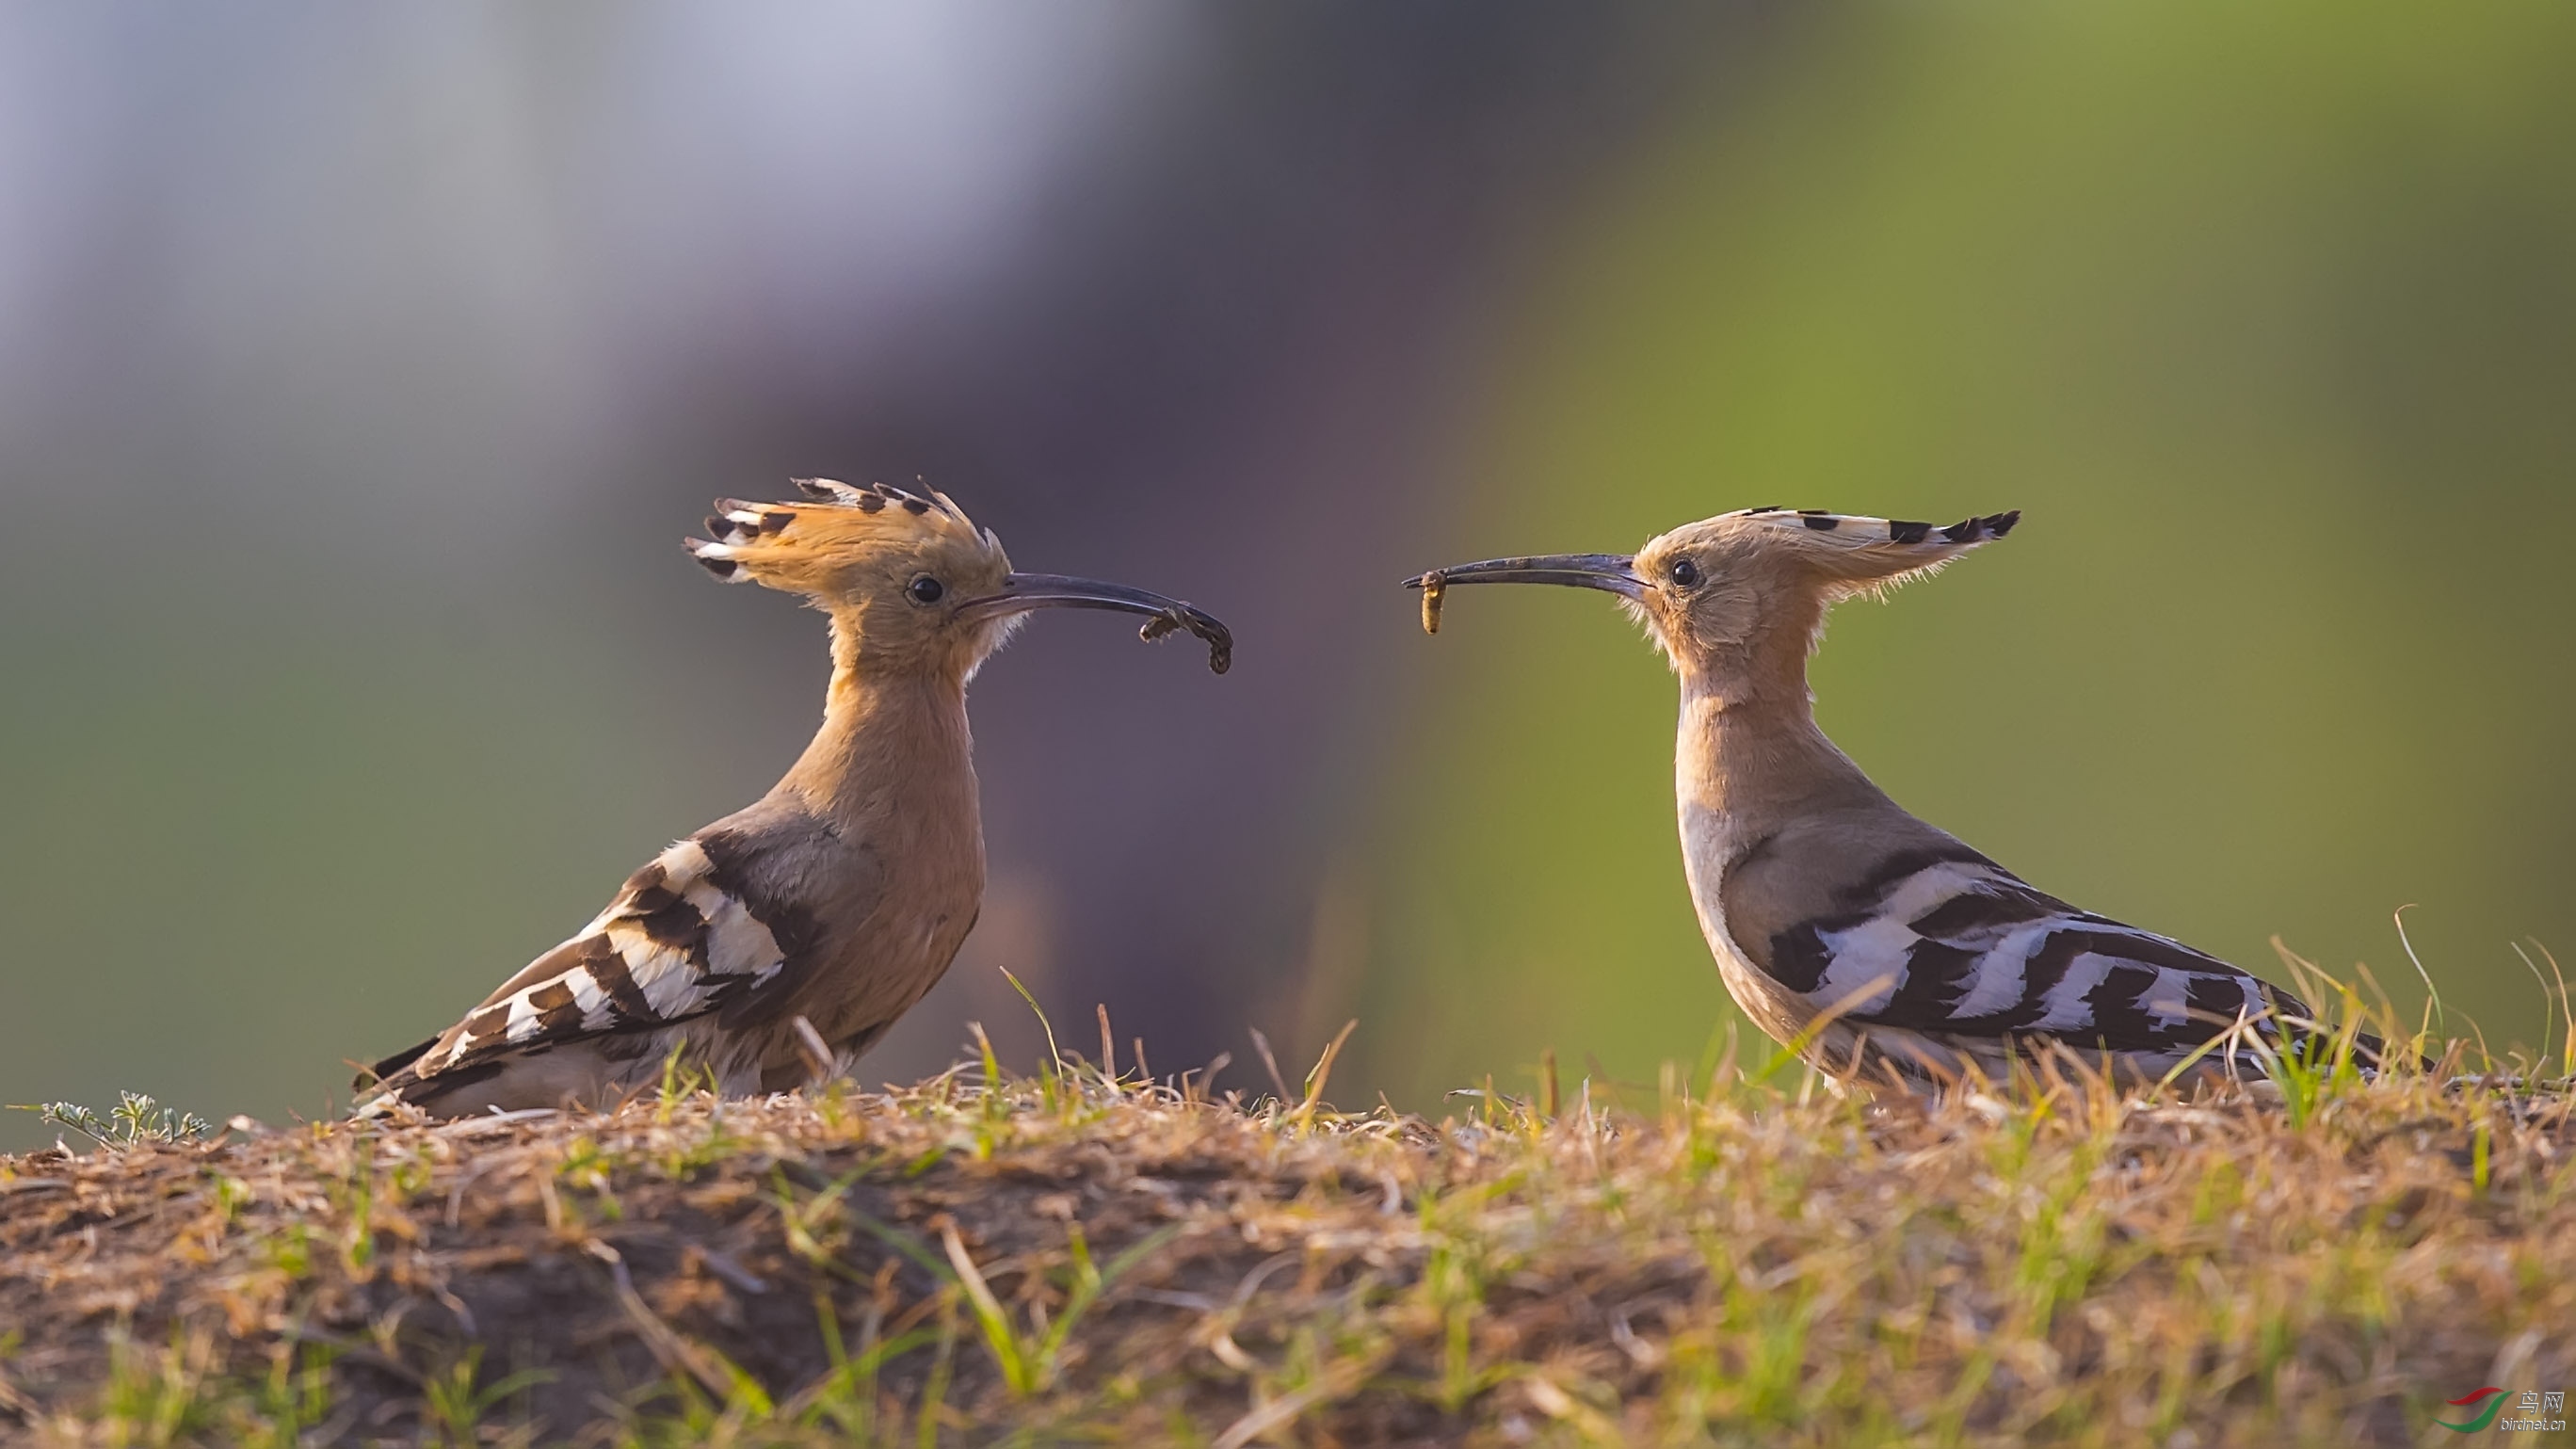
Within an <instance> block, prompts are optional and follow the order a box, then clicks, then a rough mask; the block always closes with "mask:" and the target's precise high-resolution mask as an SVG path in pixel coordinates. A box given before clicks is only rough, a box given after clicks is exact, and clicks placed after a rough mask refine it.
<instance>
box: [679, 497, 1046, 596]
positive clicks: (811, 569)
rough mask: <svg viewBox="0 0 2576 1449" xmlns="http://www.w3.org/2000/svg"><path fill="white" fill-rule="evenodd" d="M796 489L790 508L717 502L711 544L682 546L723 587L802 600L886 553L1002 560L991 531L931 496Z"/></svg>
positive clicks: (951, 503) (688, 542)
mask: <svg viewBox="0 0 2576 1449" xmlns="http://www.w3.org/2000/svg"><path fill="white" fill-rule="evenodd" d="M795 483H796V489H797V491H798V492H800V493H802V494H804V495H805V496H804V498H803V499H801V500H798V501H796V502H792V503H751V502H745V501H743V500H742V499H739V498H719V499H717V500H716V511H715V512H714V513H712V514H709V515H708V516H707V532H708V533H710V534H712V535H714V537H713V538H711V539H709V538H689V539H683V540H682V541H681V544H682V547H684V548H686V549H687V550H688V551H689V555H690V556H691V557H692V558H695V559H696V560H697V561H698V562H699V563H701V564H703V565H705V566H706V569H707V572H709V573H712V574H714V575H715V576H716V577H717V578H720V579H722V580H724V581H725V582H727V583H736V584H738V583H758V584H766V585H767V586H769V587H770V588H773V589H781V590H785V591H786V592H789V593H800V594H823V593H826V592H828V591H829V590H830V588H831V586H832V583H833V580H834V579H835V578H836V577H838V576H839V575H840V574H841V573H842V572H843V571H844V570H845V569H846V568H847V567H848V566H849V565H850V564H851V563H853V562H856V561H857V560H859V559H861V558H863V557H865V556H866V555H867V554H869V553H871V552H872V551H875V550H878V549H882V548H885V547H887V546H907V545H910V546H919V545H924V544H929V545H945V546H947V547H949V548H957V547H965V548H970V549H975V550H978V551H982V552H987V553H989V554H990V555H992V556H993V557H994V558H996V559H998V558H1000V557H1001V553H1002V541H1001V539H999V538H998V537H996V536H995V535H994V534H993V531H992V530H991V529H982V530H978V529H977V528H976V527H975V524H974V522H973V521H972V520H971V519H969V518H967V516H966V510H964V509H962V508H959V507H958V506H957V504H956V503H955V502H954V501H953V500H952V499H950V498H949V496H948V495H947V494H945V493H941V492H938V491H937V490H932V491H931V492H930V493H928V494H927V495H926V496H925V495H923V494H919V493H911V492H907V491H905V490H903V489H901V488H897V487H894V486H893V485H891V484H886V483H871V484H869V485H867V486H866V487H864V488H861V487H855V486H853V485H851V484H848V483H843V482H840V481H838V480H836V479H831V478H799V479H796V480H795Z"/></svg>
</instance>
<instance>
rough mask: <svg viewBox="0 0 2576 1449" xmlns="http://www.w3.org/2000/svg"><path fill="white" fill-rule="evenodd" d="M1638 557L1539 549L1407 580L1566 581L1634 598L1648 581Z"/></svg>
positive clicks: (1416, 584) (1420, 584) (1413, 585)
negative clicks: (1640, 574) (1641, 572)
mask: <svg viewBox="0 0 2576 1449" xmlns="http://www.w3.org/2000/svg"><path fill="white" fill-rule="evenodd" d="M1636 562H1637V561H1636V559H1635V557H1634V556H1632V555H1629V554H1624V553H1539V554H1530V555H1527V556H1525V557H1522V558H1489V559H1486V560H1484V561H1482V562H1481V563H1466V564H1459V565H1458V566H1457V567H1455V568H1445V569H1433V570H1432V571H1431V572H1429V573H1427V574H1417V575H1415V576H1414V577H1412V578H1409V579H1406V580H1405V581H1404V586H1405V587H1406V588H1408V589H1423V588H1431V587H1433V586H1439V587H1446V586H1448V585H1450V584H1564V585H1567V586H1569V587H1572V588H1578V589H1607V590H1608V591H1610V592H1611V593H1614V594H1624V595H1626V596H1627V597H1629V598H1631V599H1636V598H1643V597H1644V596H1645V593H1646V581H1645V580H1644V579H1641V578H1639V577H1637V570H1636Z"/></svg>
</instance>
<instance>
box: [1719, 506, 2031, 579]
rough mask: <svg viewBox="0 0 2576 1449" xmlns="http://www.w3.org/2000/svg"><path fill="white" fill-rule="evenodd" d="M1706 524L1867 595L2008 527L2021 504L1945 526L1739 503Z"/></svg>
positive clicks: (1935, 568)
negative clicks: (1788, 556) (1783, 554)
mask: <svg viewBox="0 0 2576 1449" xmlns="http://www.w3.org/2000/svg"><path fill="white" fill-rule="evenodd" d="M1712 522H1715V523H1719V524H1721V525H1722V526H1725V527H1726V528H1727V529H1728V531H1730V532H1734V533H1737V534H1738V535H1739V536H1742V537H1744V538H1745V541H1746V542H1748V543H1750V544H1752V545H1753V546H1754V547H1757V548H1760V549H1762V550H1764V551H1766V552H1770V551H1781V552H1786V553H1788V554H1791V555H1793V556H1795V557H1797V558H1798V559H1800V560H1801V561H1803V562H1805V563H1807V564H1808V565H1809V566H1810V567H1812V568H1814V569H1815V570H1816V571H1817V572H1819V573H1821V574H1823V575H1824V576H1825V577H1826V578H1827V579H1828V580H1829V581H1831V582H1832V583H1835V584H1838V585H1841V586H1843V587H1844V588H1846V589H1848V590H1849V591H1851V592H1867V593H1874V592H1879V591H1882V590H1885V589H1887V588H1890V587H1893V586H1894V585H1897V584H1900V583H1903V582H1905V581H1906V580H1908V579H1914V578H1920V577H1922V576H1924V575H1926V574H1929V573H1933V572H1936V571H1938V570H1939V569H1941V568H1942V567H1943V566H1944V565H1946V564H1948V563H1949V562H1950V561H1951V560H1953V559H1955V558H1957V557H1959V556H1960V555H1961V554H1963V553H1966V552H1967V551H1968V550H1969V549H1972V548H1975V547H1977V546H1978V545H1980V544H1984V543H1988V542H1991V541H1993V540H1995V539H1998V538H2001V537H2003V536H2004V535H2005V534H2007V533H2010V532H2012V530H2013V525H2014V524H2017V523H2019V522H2021V510H2020V509H2017V508H2016V509H2013V510H2011V511H2009V512H2005V513H1989V514H1985V515H1983V516H1980V517H1973V518H1963V519H1961V520H1959V521H1958V522H1956V523H1952V524H1946V525H1945V524H1932V523H1916V522H1912V521H1909V520H1906V519H1889V518H1870V517H1867V516H1865V515H1861V514H1851V513H1828V512H1825V511H1824V510H1822V509H1815V508H1801V509H1788V508H1778V507H1765V508H1745V509H1739V510H1737V511H1736V512H1733V513H1729V514H1724V515H1721V516H1720V517H1719V518H1718V519H1715V520H1712Z"/></svg>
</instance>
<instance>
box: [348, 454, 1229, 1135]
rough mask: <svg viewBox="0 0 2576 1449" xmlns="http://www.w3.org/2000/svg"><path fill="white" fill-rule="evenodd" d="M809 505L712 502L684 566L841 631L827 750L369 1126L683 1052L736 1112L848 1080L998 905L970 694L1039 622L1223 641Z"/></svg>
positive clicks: (368, 1081) (809, 498)
mask: <svg viewBox="0 0 2576 1449" xmlns="http://www.w3.org/2000/svg"><path fill="white" fill-rule="evenodd" d="M797 487H798V489H799V490H800V491H801V492H803V494H804V495H805V497H804V499H803V501H800V502H795V503H743V502H737V501H734V500H730V499H727V500H720V501H719V502H718V503H717V505H716V506H717V509H718V510H719V512H718V513H717V515H716V516H714V517H711V518H709V519H708V520H707V530H708V532H710V533H712V534H714V535H715V537H714V538H713V539H712V540H710V539H697V538H692V539H689V540H687V541H686V543H687V547H688V550H689V552H690V553H691V554H692V555H694V556H695V557H696V558H697V560H698V562H700V563H702V564H704V565H705V566H706V567H707V568H708V569H709V570H710V571H711V572H713V573H714V574H715V575H716V576H717V577H718V578H721V579H725V580H728V581H731V582H737V583H739V582H751V583H757V584H762V585H766V586H767V587H769V588H773V589H779V590H782V591H784V592H787V593H791V594H797V595H801V596H803V597H804V598H805V599H806V600H807V602H809V603H810V604H812V605H813V606H814V607H815V608H817V609H820V610H822V611H823V612H824V613H825V614H827V615H829V616H830V618H831V636H832V682H831V687H830V693H829V695H828V696H827V698H826V700H825V704H824V713H823V727H822V729H821V731H820V732H819V733H817V734H816V735H815V736H814V740H813V742H812V743H811V744H809V745H807V746H806V747H805V753H804V754H803V755H802V756H801V757H799V758H798V760H797V761H796V763H795V765H794V767H793V768H791V769H789V770H788V772H787V774H786V777H785V778H783V779H781V780H780V781H779V782H778V784H777V786H776V788H774V789H772V790H771V791H770V792H769V793H768V794H767V795H765V796H763V797H762V798H761V799H760V800H759V801H758V802H756V803H754V804H753V805H751V806H750V807H748V808H747V809H744V810H741V811H738V812H736V813H734V814H732V815H729V816H726V817H725V818H724V819H722V820H719V821H717V822H715V823H714V824H712V825H709V826H707V827H706V828H705V829H703V830H700V831H698V832H697V833H696V834H694V835H692V836H690V837H689V838H687V839H685V840H682V841H680V842H679V843H678V844H676V845H674V846H672V847H671V848H670V849H668V850H666V851H664V852H662V854H661V855H660V856H659V857H657V858H656V859H654V860H653V861H652V862H651V863H650V864H648V865H646V866H645V867H644V868H643V869H642V870H639V871H637V872H636V873H635V874H634V875H633V876H632V877H631V878H629V879H628V880H627V882H626V884H625V886H624V888H622V889H621V890H619V891H618V893H617V896H616V898H615V899H614V900H612V901H610V902H609V905H608V909H606V910H604V911H602V912H600V914H599V916H598V917H597V918H596V919H594V920H593V921H592V922H591V923H590V924H589V925H588V926H585V927H583V928H582V930H581V932H580V933H579V934H577V935H575V936H574V937H573V938H572V939H571V940H569V941H566V942H565V943H564V944H562V945H560V946H557V947H556V948H555V949H554V950H552V951H549V952H547V953H546V954H545V955H543V956H540V957H538V958H537V959H536V960H535V961H534V962H532V963H530V964H529V966H528V967H527V969H525V970H523V971H521V972H520V973H519V974H518V975H516V976H513V977H511V978H510V979H509V980H508V981H506V982H504V983H502V985H501V987H500V989H499V990H497V991H494V992H493V993H492V994H491V995H490V996H488V997H486V998H484V1001H483V1004H482V1005H480V1006H478V1007H476V1008H475V1009H474V1010H473V1011H471V1012H469V1013H467V1015H466V1017H465V1019H464V1020H462V1021H460V1022H458V1023H457V1024H456V1025H454V1026H452V1027H449V1028H448V1029H447V1031H446V1032H445V1033H443V1034H441V1035H440V1036H438V1037H436V1038H433V1039H432V1040H430V1041H426V1042H423V1043H421V1044H420V1045H419V1046H417V1047H414V1048H412V1049H411V1050H410V1051H407V1052H403V1053H400V1054H398V1055H396V1056H392V1057H389V1058H387V1059H385V1060H384V1061H382V1062H379V1063H377V1064H376V1066H375V1068H374V1070H373V1072H372V1073H370V1074H369V1075H368V1076H365V1077H361V1078H360V1082H359V1085H360V1086H361V1088H362V1089H364V1090H366V1091H368V1092H369V1093H370V1095H369V1096H368V1097H367V1098H366V1100H365V1101H364V1102H363V1103H362V1104H361V1106H360V1107H359V1109H358V1110H359V1112H360V1113H361V1114H370V1115H372V1114H381V1113H383V1112H385V1111H386V1110H388V1109H389V1108H390V1107H391V1106H392V1105H393V1104H395V1103H398V1102H400V1103H410V1104H412V1105H414V1106H417V1107H420V1108H423V1109H425V1110H427V1111H429V1112H431V1113H434V1114H437V1115H440V1116H456V1115H460V1114H464V1113H471V1112H481V1111H485V1110H487V1109H512V1108H521V1107H553V1106H559V1105H563V1104H566V1103H578V1104H586V1105H591V1106H607V1105H611V1104H613V1103H615V1102H616V1101H618V1100H620V1099H621V1098H623V1097H625V1096H627V1095H629V1094H631V1093H634V1092H637V1091H639V1090H641V1089H644V1088H647V1087H649V1086H652V1085H654V1084H655V1083H658V1082H659V1081H660V1080H661V1079H662V1075H663V1071H664V1065H665V1061H666V1059H668V1058H669V1057H670V1056H671V1054H672V1053H673V1052H674V1051H677V1052H678V1053H679V1054H680V1057H681V1058H682V1061H683V1064H684V1065H685V1066H686V1067H688V1068H689V1069H690V1070H691V1071H692V1072H693V1073H704V1074H706V1075H709V1076H711V1077H712V1078H713V1080H714V1082H715V1084H716V1087H717V1090H719V1091H720V1092H721V1093H723V1094H724V1095H727V1096H745V1095H751V1094H754V1093H762V1092H773V1091H782V1090H786V1089H790V1088H794V1087H798V1086H802V1085H805V1084H807V1083H810V1082H813V1081H816V1080H818V1079H821V1078H827V1077H830V1076H836V1075H841V1074H845V1073H847V1072H848V1071H849V1070H850V1068H851V1066H852V1065H853V1064H854V1063H855V1062H856V1061H857V1059H858V1056H859V1054H860V1053H861V1052H863V1051H865V1050H867V1048H868V1047H869V1045H870V1044H872V1043H874V1042H875V1041H876V1040H877V1038H878V1037H879V1036H880V1035H882V1034H883V1033H884V1031H885V1030H886V1028H887V1027H889V1026H891V1025H892V1024H893V1023H894V1021H895V1019H896V1018H897V1017H900V1016H901V1015H903V1013H904V1012H906V1011H907V1010H909V1009H911V1007H912V1005H913V1004H914V1003H915V1002H917V1001H919V1000H920V999H921V997H922V994H923V993H924V992H927V991H928V990H929V989H930V988H931V986H932V984H933V983H935V982H937V981H938V980H939V978H940V976H941V974H942V973H944V972H945V971H946V970H947V969H948V963H949V962H950V960H951V959H953V958H954V957H955V956H956V954H957V948H958V947H959V946H960V945H962V944H963V943H964V942H965V939H966V933H967V931H968V930H969V929H970V928H971V927H972V926H973V925H974V924H975V916H976V912H977V910H978V909H979V908H980V906H981V904H982V901H983V893H984V837H983V825H982V820H981V816H980V814H979V811H978V808H977V803H976V793H975V770H974V766H973V763H972V761H971V759H970V741H969V738H968V734H967V726H966V684H967V681H968V680H970V679H972V678H973V677H974V675H975V671H976V669H977V667H978V666H980V665H981V664H982V663H983V662H984V660H985V659H986V658H987V657H988V656H990V655H991V654H992V653H993V651H994V650H996V649H998V648H1000V647H1001V646H1002V643H1003V641H1004V640H1006V639H1008V638H1009V637H1010V635H1011V633H1012V631H1013V630H1014V629H1016V628H1017V627H1018V625H1019V624H1020V623H1021V622H1022V621H1023V619H1024V618H1025V617H1026V616H1027V614H1028V613H1029V611H1031V610H1033V609H1044V608H1078V609H1116V610H1122V611H1124V612H1127V613H1133V614H1142V615H1145V616H1146V623H1145V625H1144V627H1143V629H1142V631H1141V633H1142V635H1143V637H1144V638H1146V639H1149V640H1150V639H1157V638H1160V637H1162V636H1164V635H1166V634H1169V633H1171V632H1173V631H1175V630H1187V631H1188V632H1189V633H1191V634H1194V635H1196V636H1198V637H1199V638H1200V639H1202V640H1205V641H1206V643H1207V646H1208V665H1209V667H1210V668H1212V669H1214V670H1215V671H1216V672H1217V673H1219V674H1222V673H1224V672H1225V670H1226V668H1227V665H1228V664H1229V663H1230V661H1231V656H1232V651H1233V647H1234V646H1233V639H1232V636H1230V635H1229V634H1228V633H1227V632H1226V628H1225V626H1224V625H1223V624H1221V623H1219V622H1217V621H1216V619H1214V618H1213V617H1211V616H1209V615H1207V614H1205V613H1202V612H1200V611H1199V610H1198V609H1196V608H1193V607H1192V606H1190V605H1188V604H1185V603H1182V602H1181V601H1179V600H1177V599H1168V598H1165V597H1163V596H1162V595H1160V594H1151V593H1147V592H1145V591H1144V590H1142V589H1131V588H1127V587H1125V586H1123V585H1118V584H1104V583H1097V582H1093V581H1091V580H1088V579H1077V578H1067V577H1063V576H1060V575H1056V574H1022V573H1013V572H1012V571H1011V561H1010V559H1009V558H1008V557H1006V556H1005V555H1004V554H1003V552H1002V542H1001V540H1000V539H998V538H996V537H994V536H993V534H992V532H991V531H990V530H982V531H979V530H978V529H977V528H976V527H975V525H974V524H973V523H971V522H969V521H968V520H967V517H966V515H965V513H964V512H963V511H961V510H960V509H959V508H958V507H957V505H956V504H954V503H952V502H950V501H949V499H948V498H947V496H946V495H945V494H940V493H932V494H930V495H929V496H927V497H922V496H918V495H915V494H912V493H907V492H905V491H903V490H902V489H899V488H889V487H886V486H885V485H883V484H875V485H871V486H869V487H866V488H854V487H851V486H849V485H848V484H844V483H836V482H832V481H830V480H828V479H799V480H797Z"/></svg>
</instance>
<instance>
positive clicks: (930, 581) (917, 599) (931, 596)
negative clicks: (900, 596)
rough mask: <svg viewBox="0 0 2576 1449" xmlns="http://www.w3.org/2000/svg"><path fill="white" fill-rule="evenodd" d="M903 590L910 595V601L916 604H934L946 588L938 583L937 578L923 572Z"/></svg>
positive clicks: (945, 591)
mask: <svg viewBox="0 0 2576 1449" xmlns="http://www.w3.org/2000/svg"><path fill="white" fill-rule="evenodd" d="M904 592H905V593H907V594H910V595H912V601H913V602H914V603H916V604H936V603H938V602H939V596H940V595H942V594H944V593H947V592H948V590H947V589H946V588H945V587H943V586H942V585H941V584H940V582H939V580H937V579H934V578H932V577H931V576H930V575H928V574H923V575H922V576H921V577H920V578H917V579H914V580H913V581H912V585H911V587H909V588H907V589H905V590H904Z"/></svg>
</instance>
